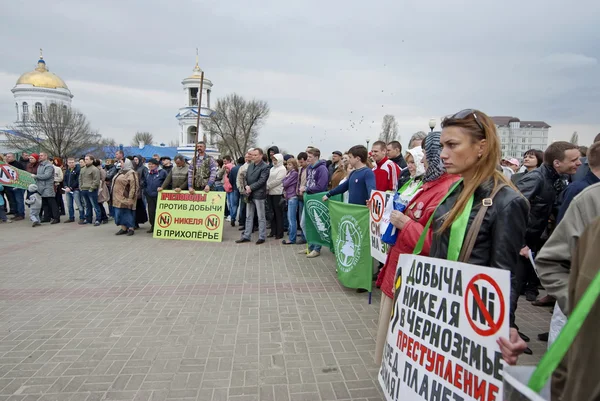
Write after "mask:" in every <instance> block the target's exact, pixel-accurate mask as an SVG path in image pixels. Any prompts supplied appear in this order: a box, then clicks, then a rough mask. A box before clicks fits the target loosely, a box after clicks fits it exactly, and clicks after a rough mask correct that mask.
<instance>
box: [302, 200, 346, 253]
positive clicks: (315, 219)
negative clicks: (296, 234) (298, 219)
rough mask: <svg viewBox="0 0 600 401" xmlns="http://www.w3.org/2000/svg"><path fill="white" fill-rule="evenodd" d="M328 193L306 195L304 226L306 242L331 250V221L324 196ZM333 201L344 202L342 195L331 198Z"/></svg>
mask: <svg viewBox="0 0 600 401" xmlns="http://www.w3.org/2000/svg"><path fill="white" fill-rule="evenodd" d="M326 193H327V192H320V193H318V194H312V195H308V194H304V214H305V215H304V224H305V226H306V227H305V228H306V232H305V233H304V235H305V236H306V242H308V243H309V244H318V245H322V246H326V247H328V248H331V221H330V219H329V209H328V208H327V205H326V204H325V203H323V200H322V199H323V195H325V194H326ZM331 199H333V200H340V201H341V200H342V196H341V195H336V196H333V197H331ZM331 199H330V200H331Z"/></svg>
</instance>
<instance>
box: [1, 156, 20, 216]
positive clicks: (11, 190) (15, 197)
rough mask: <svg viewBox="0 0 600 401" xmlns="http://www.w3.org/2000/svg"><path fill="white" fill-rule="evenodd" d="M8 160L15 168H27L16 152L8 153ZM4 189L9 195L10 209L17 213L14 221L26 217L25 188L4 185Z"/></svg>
mask: <svg viewBox="0 0 600 401" xmlns="http://www.w3.org/2000/svg"><path fill="white" fill-rule="evenodd" d="M6 162H7V163H8V164H10V165H11V166H13V167H14V168H18V169H20V170H25V166H24V165H23V164H22V163H21V162H20V161H18V160H17V159H16V158H15V154H14V153H7V154H6ZM4 191H5V192H6V196H7V197H8V203H9V205H10V211H11V213H12V214H14V215H15V217H14V218H13V221H18V220H23V219H25V190H24V189H23V188H17V187H4Z"/></svg>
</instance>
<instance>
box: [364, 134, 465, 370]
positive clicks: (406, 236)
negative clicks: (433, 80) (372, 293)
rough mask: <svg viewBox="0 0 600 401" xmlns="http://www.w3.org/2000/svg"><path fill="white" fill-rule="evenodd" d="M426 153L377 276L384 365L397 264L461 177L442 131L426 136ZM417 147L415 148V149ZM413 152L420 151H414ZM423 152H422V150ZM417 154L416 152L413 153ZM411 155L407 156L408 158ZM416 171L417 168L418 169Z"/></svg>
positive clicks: (379, 350)
mask: <svg viewBox="0 0 600 401" xmlns="http://www.w3.org/2000/svg"><path fill="white" fill-rule="evenodd" d="M423 147H424V149H425V153H424V155H423V160H422V161H423V165H424V168H425V174H424V175H423V180H422V181H423V185H422V186H421V188H419V190H417V191H416V193H415V194H414V196H413V197H412V199H411V201H410V203H409V204H408V205H407V207H406V209H405V211H404V212H399V211H396V210H395V211H393V212H392V216H391V218H390V221H391V223H392V224H393V225H394V227H396V228H397V229H398V230H399V233H398V238H397V239H396V244H395V245H394V246H393V247H392V248H391V249H390V252H389V253H388V256H387V260H386V262H385V265H384V266H383V269H381V271H380V272H379V276H378V277H377V285H378V286H381V305H380V307H379V329H378V331H377V343H376V348H375V362H376V363H377V364H378V365H380V364H381V359H382V356H383V348H384V345H385V342H386V337H387V331H388V327H389V322H390V315H391V312H392V307H393V299H394V291H395V290H394V284H395V283H394V278H395V277H396V266H397V265H398V259H399V258H400V255H401V254H403V253H408V254H411V253H413V250H414V249H415V246H416V245H417V242H418V241H419V238H420V237H421V234H422V233H423V230H424V229H425V226H426V225H427V221H428V220H429V218H430V217H431V216H432V214H433V212H434V211H435V209H436V207H437V206H438V204H439V203H440V202H441V200H442V199H443V197H444V196H445V195H446V194H447V193H448V191H449V190H450V188H451V187H452V185H453V184H454V183H455V182H457V181H458V180H459V179H460V177H459V176H457V175H451V174H448V173H446V171H445V169H444V165H443V164H442V160H441V159H440V153H441V151H442V148H441V146H440V133H439V132H432V133H430V134H429V135H427V137H426V138H425V139H424V140H423ZM413 150H414V149H413ZM411 154H412V155H414V154H418V152H416V151H415V152H414V153H411ZM421 154H422V153H421ZM413 157H414V156H413ZM408 160H409V159H407V162H408ZM415 171H416V169H415ZM431 236H432V233H431V231H429V232H427V233H426V236H425V242H424V243H423V249H422V251H421V253H420V255H422V256H428V255H429V248H430V246H431Z"/></svg>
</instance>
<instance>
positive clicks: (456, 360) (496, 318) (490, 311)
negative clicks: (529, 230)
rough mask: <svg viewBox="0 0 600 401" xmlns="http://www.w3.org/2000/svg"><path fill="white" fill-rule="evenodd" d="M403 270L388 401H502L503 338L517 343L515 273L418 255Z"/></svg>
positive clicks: (385, 381) (382, 374) (387, 359)
mask: <svg viewBox="0 0 600 401" xmlns="http://www.w3.org/2000/svg"><path fill="white" fill-rule="evenodd" d="M397 271H398V272H397V274H396V280H395V281H394V282H395V283H397V284H396V287H399V288H396V290H395V299H394V305H393V309H392V316H391V319H390V328H389V331H388V334H387V344H386V346H385V349H384V356H383V362H382V364H381V368H380V371H379V383H380V384H381V387H382V389H383V391H384V394H385V397H386V399H387V400H388V401H391V400H403V401H405V400H406V401H411V400H431V399H462V400H482V401H494V400H500V399H502V366H503V361H502V354H501V352H500V350H499V347H498V344H497V343H496V340H497V339H498V338H499V337H505V338H508V337H509V330H510V328H509V316H508V315H509V311H510V305H509V304H510V272H509V271H506V270H501V269H492V268H487V267H481V266H475V265H469V264H465V263H459V262H452V261H448V260H442V259H434V258H428V257H423V256H417V255H402V256H401V257H400V260H399V262H398V269H397ZM400 274H401V280H399V278H400V277H399V275H400ZM400 283H401V284H400Z"/></svg>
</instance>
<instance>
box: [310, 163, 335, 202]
mask: <svg viewBox="0 0 600 401" xmlns="http://www.w3.org/2000/svg"><path fill="white" fill-rule="evenodd" d="M328 183H329V172H328V171H327V163H326V162H325V160H319V161H318V162H316V163H315V164H313V165H309V166H308V167H307V170H306V193H307V194H318V193H319V192H325V191H327V184H328Z"/></svg>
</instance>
